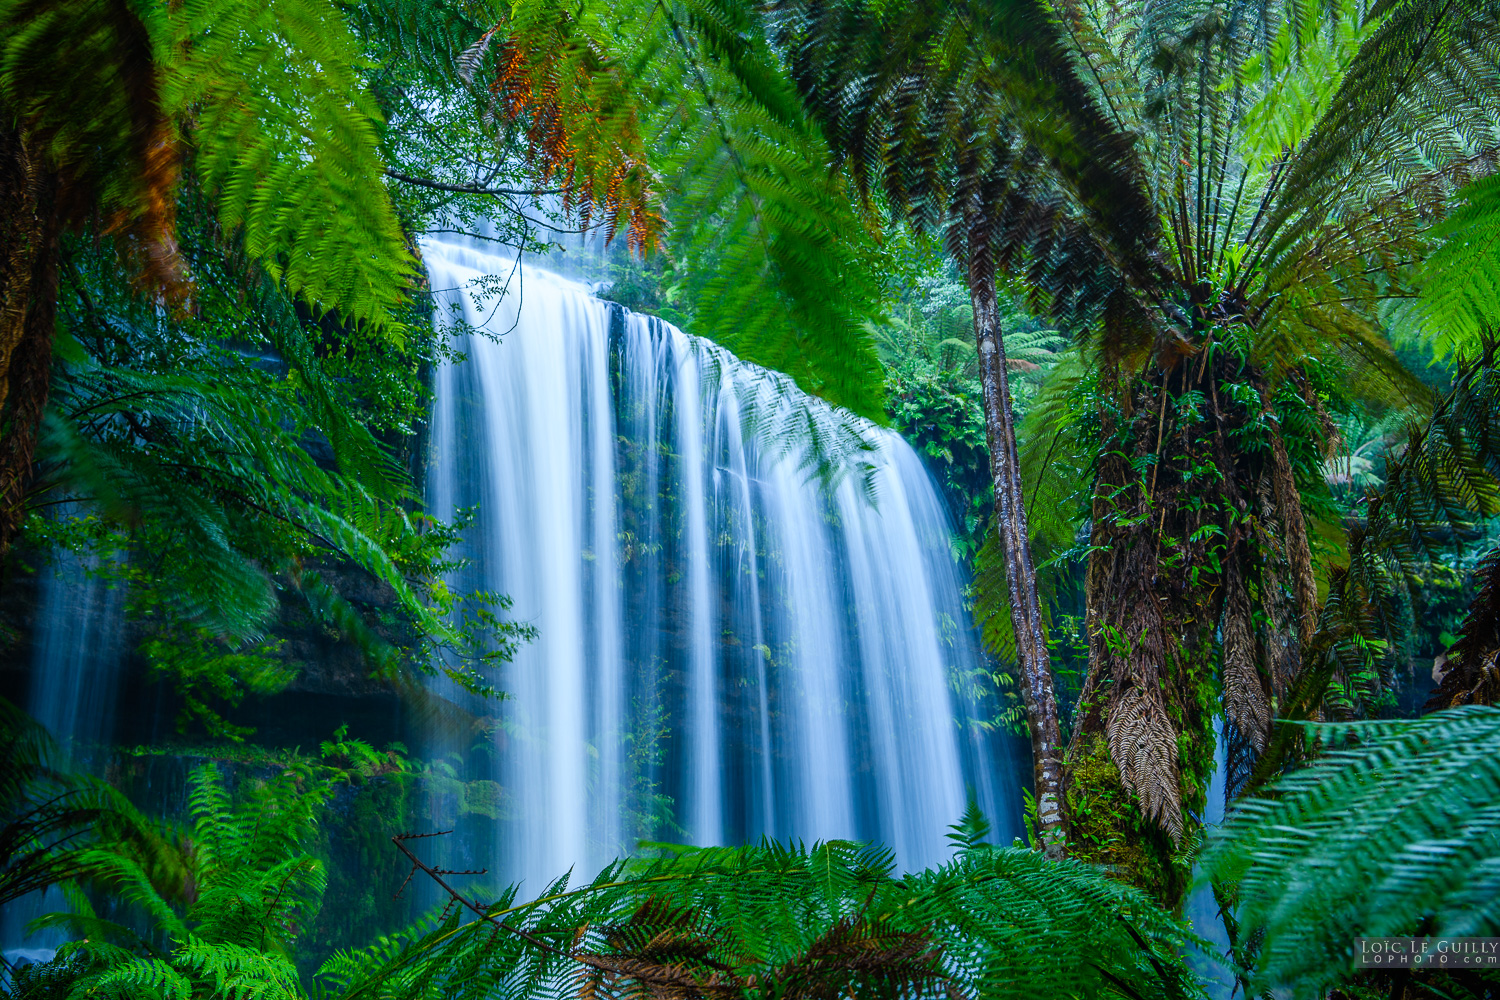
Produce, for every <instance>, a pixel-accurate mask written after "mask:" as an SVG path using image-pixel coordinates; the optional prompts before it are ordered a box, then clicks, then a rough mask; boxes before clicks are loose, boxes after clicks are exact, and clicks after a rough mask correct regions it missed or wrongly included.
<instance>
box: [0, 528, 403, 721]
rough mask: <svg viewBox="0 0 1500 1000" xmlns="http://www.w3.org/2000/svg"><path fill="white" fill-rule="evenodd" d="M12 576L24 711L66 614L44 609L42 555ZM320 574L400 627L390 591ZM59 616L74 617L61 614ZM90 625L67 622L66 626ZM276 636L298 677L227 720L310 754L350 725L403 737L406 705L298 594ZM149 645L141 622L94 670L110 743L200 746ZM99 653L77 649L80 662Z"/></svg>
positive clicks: (5, 641)
mask: <svg viewBox="0 0 1500 1000" xmlns="http://www.w3.org/2000/svg"><path fill="white" fill-rule="evenodd" d="M8 568H9V570H10V572H9V578H8V579H7V581H6V583H5V586H4V587H3V588H0V697H5V698H8V699H10V700H11V701H13V702H15V703H16V704H18V705H21V706H23V707H26V706H28V704H29V703H30V702H31V701H32V700H33V698H35V697H36V696H37V695H36V693H37V692H38V691H39V690H40V689H41V688H40V682H39V676H38V673H39V671H40V670H43V669H46V665H45V657H44V656H43V655H41V652H40V650H39V648H38V647H39V642H40V638H39V629H40V620H41V616H43V615H44V614H48V613H52V614H58V613H59V609H52V610H51V611H50V612H49V610H48V609H47V608H46V607H44V602H45V600H46V599H47V598H46V589H47V588H46V587H45V586H44V583H45V574H49V573H53V572H56V571H57V570H56V569H55V568H54V567H53V566H52V565H51V564H49V563H48V561H47V560H46V559H45V558H44V557H43V556H41V555H39V554H37V553H35V552H23V553H21V554H20V557H19V558H15V557H13V558H12V560H11V562H10V566H9V567H8ZM319 571H320V572H321V573H322V575H323V577H324V579H325V580H326V581H327V582H328V583H329V584H330V585H331V586H333V587H334V588H335V589H337V590H338V591H339V592H340V593H342V594H344V595H345V596H346V597H347V598H348V599H349V600H350V601H351V603H353V604H354V605H355V606H356V607H357V608H359V609H360V610H362V611H364V612H366V613H367V614H368V615H369V617H370V618H372V619H373V620H377V621H396V620H398V619H397V617H396V615H395V613H394V612H395V610H396V600H395V595H394V593H393V592H392V591H391V589H390V587H389V586H388V585H386V584H384V583H383V582H381V581H378V580H375V579H374V578H372V577H371V576H370V575H369V574H367V573H365V572H364V571H363V570H361V569H359V568H358V567H356V566H353V565H349V564H345V565H329V566H323V567H320V568H319ZM54 589H55V588H54ZM54 599H55V598H54ZM61 613H62V614H63V615H64V616H66V615H67V614H69V613H71V612H70V611H69V610H68V609H61ZM86 624H87V623H84V622H69V621H68V620H67V619H66V617H64V618H63V620H62V626H63V627H64V628H74V627H77V628H84V627H85V626H86ZM376 631H377V632H379V633H381V634H382V636H383V638H385V639H387V640H388V641H391V642H393V643H396V644H398V645H402V646H410V645H412V644H413V637H412V636H410V635H409V634H405V633H403V632H402V631H401V630H400V629H399V627H394V626H390V625H381V626H377V629H376ZM269 637H270V638H271V639H272V640H274V641H279V642H280V644H281V645H280V649H279V653H278V656H279V658H280V659H282V660H284V661H285V662H287V663H288V664H289V665H291V666H292V667H293V668H294V670H295V676H294V679H293V680H292V681H291V683H290V684H289V685H288V686H287V687H286V689H285V690H283V691H282V692H281V693H279V694H276V695H271V696H268V697H257V696H255V695H247V696H246V697H245V699H244V701H243V702H242V703H241V705H240V706H239V707H237V708H228V707H226V708H225V709H224V712H223V714H224V716H225V718H226V719H227V720H228V721H229V722H231V723H233V724H235V725H239V726H250V727H253V728H254V729H255V734H254V736H253V737H252V739H254V740H255V742H258V743H263V744H265V745H267V746H276V747H292V746H299V745H300V746H303V747H313V746H316V745H317V743H318V742H319V741H320V740H325V739H328V738H329V736H330V735H331V734H332V732H333V730H334V729H336V728H337V727H338V726H340V725H342V724H346V723H347V724H348V725H349V727H350V732H351V733H352V734H354V735H356V736H358V737H360V738H362V739H366V740H368V741H370V742H372V743H375V744H377V745H383V744H384V743H386V742H389V741H391V740H396V739H400V738H402V736H403V735H405V734H403V732H402V706H401V701H400V699H399V698H398V697H397V696H396V694H395V691H394V689H393V687H392V685H391V684H390V683H389V682H387V681H386V680H383V679H381V678H378V677H375V676H374V675H373V674H372V671H371V667H370V665H369V663H368V662H367V661H366V659H365V656H364V654H363V652H362V651H361V650H360V648H359V647H358V646H357V645H355V644H354V643H352V642H350V641H348V640H347V639H345V638H343V637H342V636H341V635H339V633H338V632H337V631H335V630H334V629H332V628H331V627H329V626H328V625H327V624H325V623H323V622H321V621H319V620H318V618H317V617H316V616H315V614H314V613H313V612H312V611H311V609H310V608H309V607H308V605H307V604H306V602H305V601H303V600H302V598H301V597H300V596H299V595H298V594H296V593H295V592H283V594H282V599H281V608H280V613H279V615H278V619H277V621H276V622H275V623H274V625H273V626H272V628H271V629H270V630H269ZM146 638H147V634H146V632H145V630H144V629H143V628H142V627H141V626H140V624H139V623H124V624H123V632H122V634H120V635H118V636H117V637H116V640H115V642H113V643H112V645H113V646H114V647H115V649H116V650H117V652H115V653H112V654H110V658H111V659H115V660H118V662H114V663H108V664H106V663H103V662H95V663H94V664H93V669H94V670H95V671H96V673H98V674H99V675H100V676H101V679H102V675H103V674H105V673H112V677H111V678H110V683H111V684H112V685H113V692H112V701H113V703H114V705H113V711H112V713H111V714H112V715H113V719H112V720H111V722H112V725H111V726H110V727H109V731H110V736H111V737H112V741H113V742H115V743H117V744H120V745H123V746H136V745H145V744H157V743H161V742H177V741H178V740H180V739H183V738H186V739H190V740H191V739H194V738H195V734H194V733H192V732H187V733H178V732H177V731H176V730H177V726H176V718H177V714H178V711H179V709H180V708H181V698H180V696H179V695H178V693H177V692H176V690H175V689H174V688H173V685H172V683H171V682H170V681H162V680H159V679H153V678H152V677H150V676H149V672H148V670H147V665H146V663H145V660H144V658H143V657H142V656H141V654H140V652H139V647H140V645H141V643H142V641H144V639H146ZM95 652H96V651H92V650H87V649H85V650H81V651H80V653H81V655H83V656H89V655H94V654H95ZM101 682H102V680H101ZM33 710H35V706H33Z"/></svg>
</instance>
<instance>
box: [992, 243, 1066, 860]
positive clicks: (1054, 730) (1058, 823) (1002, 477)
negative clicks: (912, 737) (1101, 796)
mask: <svg viewBox="0 0 1500 1000" xmlns="http://www.w3.org/2000/svg"><path fill="white" fill-rule="evenodd" d="M969 295H970V297H971V300H972V302H973V305H974V330H975V337H976V339H977V341H978V347H979V373H980V380H981V382H982V385H983V389H984V417H985V428H986V431H987V437H988V439H989V448H990V476H991V478H992V479H993V481H994V484H995V526H996V530H997V532H998V533H999V536H1000V543H1001V549H1002V552H1003V554H1004V558H1005V578H1006V583H1007V585H1008V586H1009V590H1010V614H1011V625H1012V627H1013V629H1014V631H1015V640H1016V666H1017V670H1018V673H1019V678H1018V680H1019V684H1018V687H1019V688H1020V691H1021V700H1022V703H1023V704H1024V706H1025V709H1026V722H1027V727H1028V728H1029V729H1030V731H1031V756H1032V765H1033V769H1034V780H1035V784H1036V802H1037V826H1038V833H1039V834H1040V836H1041V840H1042V844H1043V846H1044V848H1045V849H1046V850H1047V852H1048V853H1049V854H1051V855H1053V856H1058V855H1060V854H1061V853H1062V850H1063V846H1064V842H1065V837H1066V830H1065V825H1064V824H1065V821H1064V816H1063V812H1062V803H1063V787H1062V780H1063V767H1062V728H1061V725H1060V722H1059V719H1058V710H1057V696H1056V693H1055V691H1054V690H1053V684H1052V664H1051V662H1050V659H1049V657H1048V655H1047V634H1046V627H1045V625H1044V623H1043V621H1042V608H1041V600H1040V597H1039V595H1038V592H1037V582H1036V568H1035V566H1034V565H1033V563H1032V559H1031V537H1030V533H1029V530H1028V527H1027V520H1026V505H1025V491H1024V490H1023V489H1022V487H1021V465H1020V459H1019V458H1018V457H1017V452H1016V430H1015V420H1014V415H1013V414H1012V412H1011V405H1010V382H1009V378H1008V376H1007V374H1006V370H1005V345H1004V343H1003V342H1002V341H1001V330H1000V322H999V310H998V308H997V302H996V292H995V271H994V267H993V264H992V262H991V260H990V258H989V255H988V254H987V253H984V252H982V251H980V250H978V249H971V251H970V260H969Z"/></svg>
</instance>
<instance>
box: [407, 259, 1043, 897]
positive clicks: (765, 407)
mask: <svg viewBox="0 0 1500 1000" xmlns="http://www.w3.org/2000/svg"><path fill="white" fill-rule="evenodd" d="M423 253H424V257H425V259H426V263H427V268H428V272H429V276H430V279H431V283H432V287H433V289H434V290H435V296H436V302H437V321H438V323H439V324H440V326H447V325H448V323H450V322H451V321H452V320H454V319H460V320H462V321H463V322H464V323H466V324H468V327H471V328H472V329H466V330H465V331H464V332H463V333H462V334H461V335H460V337H459V343H458V347H459V349H460V350H461V351H462V352H464V353H465V354H466V355H467V360H466V361H465V362H463V363H460V364H456V365H450V366H446V367H444V368H443V369H441V371H440V372H439V373H438V376H437V386H436V411H435V414H434V420H433V435H432V444H431V458H430V466H429V468H430V473H429V491H428V496H429V506H430V508H431V509H432V511H433V513H434V514H436V515H437V516H439V517H451V516H452V515H453V513H454V512H455V511H456V510H457V509H459V508H462V507H468V506H472V505H476V504H477V505H478V506H479V516H478V521H477V523H476V525H475V528H474V529H473V530H471V532H470V535H469V538H468V551H467V553H466V554H467V555H468V556H469V557H470V558H471V559H472V567H471V568H470V570H469V571H468V573H469V575H468V576H467V577H466V578H465V579H464V580H463V581H461V583H462V584H463V585H479V586H482V587H484V588H487V589H490V590H493V591H496V592H501V593H505V594H508V595H510V597H511V598H512V599H513V600H514V602H515V604H514V608H513V611H512V614H513V616H514V617H515V618H517V619H519V620H522V621H526V622H530V623H532V624H534V625H535V626H536V627H537V628H538V630H539V636H538V638H537V639H536V640H535V641H534V642H532V643H529V644H527V645H526V646H525V647H523V648H522V650H521V651H520V653H519V655H518V656H517V657H516V659H515V661H514V662H513V663H511V664H509V665H508V667H507V669H506V671H505V673H504V676H503V677H502V678H501V685H500V686H501V687H502V688H503V689H504V690H505V691H506V692H507V693H508V694H509V695H510V700H509V701H507V702H505V703H504V704H503V706H502V707H501V709H500V711H501V713H502V716H503V718H502V720H501V723H500V732H501V734H502V735H501V736H500V737H499V738H500V739H501V740H502V741H503V746H502V747H501V748H500V749H499V751H498V752H497V753H496V754H495V759H496V765H495V766H496V773H495V775H494V777H495V780H497V781H498V782H499V783H500V785H501V786H503V788H504V790H505V795H506V801H507V802H508V804H509V808H508V810H507V812H508V815H509V817H510V818H508V819H506V820H502V821H501V826H502V829H501V830H500V831H499V834H498V837H497V853H498V854H499V858H498V859H497V861H498V867H499V868H500V870H501V874H503V875H504V876H506V877H508V878H512V879H520V878H524V879H525V880H526V881H527V883H528V885H530V886H532V887H533V888H537V887H540V885H541V884H543V881H544V880H546V879H548V878H550V877H553V876H556V875H558V874H560V873H562V872H564V871H567V870H569V869H571V868H578V869H587V870H590V871H592V870H596V869H597V868H598V867H600V866H601V865H602V864H603V863H605V862H606V861H607V860H609V859H611V858H613V857H616V856H619V855H620V854H622V853H626V852H628V850H629V849H630V847H631V845H632V844H633V843H634V842H635V841H636V840H638V839H640V838H642V837H649V838H656V839H665V840H679V841H690V842H693V843H699V844H713V843H737V842H744V841H747V840H754V839H756V838H758V837H760V836H762V835H767V836H772V837H776V838H781V839H800V840H803V841H808V842H811V841H813V840H818V839H830V838H846V839H856V840H863V841H875V842H880V843H884V844H886V845H888V846H890V847H891V848H893V849H894V850H895V852H896V855H897V858H898V859H899V861H900V863H901V864H902V865H903V866H905V867H908V868H916V867H922V866H926V865H930V864H933V863H937V862H940V861H941V860H942V859H943V858H944V857H946V856H947V854H948V853H949V848H948V846H947V843H946V841H945V837H944V835H945V832H946V827H947V826H948V825H949V824H951V823H954V822H955V821H957V819H958V818H959V815H960V814H961V812H962V811H963V808H964V803H965V797H966V786H968V787H969V788H971V789H972V790H973V791H974V793H975V795H976V796H977V798H978V801H979V803H980V804H981V806H982V807H983V808H984V809H985V811H986V813H987V814H988V815H989V816H990V817H991V819H992V821H993V822H994V823H995V825H996V828H997V829H996V836H997V838H998V839H999V842H1001V843H1006V842H1008V841H1009V840H1010V838H1011V837H1012V836H1013V835H1015V834H1017V833H1018V832H1019V831H1018V825H1019V824H1018V813H1019V807H1018V803H1019V798H1020V794H1019V788H1018V783H1017V778H1016V775H1017V770H1016V768H1015V766H1014V763H1013V761H1012V760H1011V756H1010V755H1011V749H1010V742H1009V741H1008V740H1005V739H1002V738H997V737H994V736H993V735H990V734H985V733H983V732H981V731H980V730H979V729H978V728H977V727H975V726H973V725H972V724H969V723H966V722H965V721H963V720H964V719H965V717H966V712H967V710H968V709H969V707H970V706H968V705H967V704H966V703H965V702H964V699H963V697H962V696H961V695H960V694H959V693H958V692H960V691H961V690H963V689H964V684H963V679H964V678H965V677H966V676H967V675H970V674H971V673H972V672H973V671H975V670H977V669H979V667H980V666H981V657H980V652H979V649H978V646H977V643H976V639H975V636H974V634H973V629H972V628H971V627H970V626H969V624H968V619H967V614H966V611H965V607H964V602H963V596H962V595H963V586H964V583H965V581H964V579H963V575H962V571H961V569H960V568H959V567H958V566H957V565H956V564H955V562H954V560H953V559H952V556H951V553H950V549H949V545H948V537H949V525H948V521H947V515H946V512H945V509H944V507H943V505H942V503H941V501H940V499H939V497H938V494H937V491H936V489H935V487H934V484H933V482H932V479H931V477H930V476H929V475H928V473H927V471H926V470H925V469H924V468H923V466H922V464H921V462H920V460H919V459H918V458H917V456H916V454H915V453H914V452H913V451H912V449H911V448H910V447H909V446H908V445H907V444H906V443H905V442H904V441H903V440H902V439H901V438H900V437H899V436H898V435H896V434H894V433H892V432H889V431H885V430H882V429H879V428H875V427H873V426H871V427H867V428H865V431H866V435H867V437H868V439H869V440H870V442H871V444H872V445H873V447H872V449H871V450H870V451H868V452H866V453H864V454H863V456H862V458H863V461H864V462H866V463H868V475H869V482H870V484H871V485H872V486H873V494H874V502H873V503H872V502H871V500H870V499H869V498H868V497H867V496H866V495H865V491H864V490H863V489H862V485H863V483H864V481H865V480H864V479H863V477H861V476H860V475H847V476H843V477H842V478H839V479H837V480H836V481H833V482H829V481H825V480H821V479H819V478H817V477H814V476H812V475H810V474H809V473H808V471H807V470H805V469H804V468H803V467H802V466H803V463H802V462H801V461H800V459H801V456H800V455H799V454H798V453H797V451H796V450H792V451H790V452H788V450H787V449H786V448H785V447H782V446H781V445H779V444H778V443H777V440H778V437H779V435H778V434H777V433H776V427H777V425H778V422H780V424H781V425H783V426H785V425H787V424H789V423H790V422H793V420H794V418H797V419H800V420H801V421H802V422H803V423H802V426H804V427H805V426H806V425H807V421H808V420H809V419H810V420H811V421H812V422H813V424H814V425H815V426H817V427H820V428H823V429H825V430H829V431H831V430H832V429H833V427H834V425H835V423H836V422H837V421H838V420H839V419H844V420H848V419H849V418H847V417H844V418H840V417H839V416H838V415H836V414H835V413H834V412H833V411H832V410H831V409H830V408H829V407H828V406H827V405H826V404H824V403H822V402H821V401H817V400H813V399H810V398H809V397H806V396H804V395H803V394H801V393H800V392H798V391H797V390H796V389H795V388H793V387H792V386H791V385H790V383H789V382H788V381H787V380H785V379H783V378H781V377H780V376H774V375H772V374H770V373H767V372H765V371H763V370H761V369H758V368H755V367H754V366H751V365H748V364H744V363H742V362H739V361H737V360H735V359H734V358H732V357H731V356H729V355H728V354H727V353H725V352H724V351H723V350H722V349H719V348H717V347H715V346H713V345H711V344H708V343H707V342H705V341H701V340H698V339H696V338H692V337H689V336H687V335H686V334H684V333H683V332H682V331H680V330H677V329H676V328H674V327H672V326H670V325H669V324H666V323H663V322H662V321H660V320H656V319H652V318H649V317H644V316H639V315H635V314H632V313H629V312H628V311H626V310H624V309H622V308H620V307H619V306H615V305H612V304H610V303H608V302H604V301H601V300H599V299H597V298H595V297H594V296H592V295H591V294H590V292H589V290H588V288H586V287H585V286H582V285H578V284H575V283H573V282H568V281H565V280H563V279H560V278H557V277H555V276H553V275H550V274H548V273H546V272H543V271H539V270H534V269H531V268H526V267H521V268H517V266H516V264H515V262H513V261H511V260H507V259H504V258H500V257H496V256H493V255H490V254H487V253H484V252H481V251H478V250H474V249H471V248H468V247H464V246H457V245H453V244H449V243H443V242H437V241H433V240H429V241H427V242H425V243H424V244H423ZM512 274H514V275H515V277H514V279H513V280H511V281H510V288H509V291H508V292H507V293H506V294H504V295H496V294H495V292H496V290H497V289H496V287H495V286H496V284H497V283H498V282H500V281H502V280H504V278H505V276H507V275H512ZM751 415H753V416H754V419H747V417H748V416H751ZM768 415H769V416H768ZM756 428H760V430H757V429H756ZM767 428H769V429H767Z"/></svg>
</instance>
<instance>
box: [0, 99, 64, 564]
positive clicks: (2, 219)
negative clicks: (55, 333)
mask: <svg viewBox="0 0 1500 1000" xmlns="http://www.w3.org/2000/svg"><path fill="white" fill-rule="evenodd" d="M39 160H40V157H38V156H36V155H35V154H34V151H33V150H31V149H30V148H29V147H28V144H27V142H26V141H25V136H24V134H23V133H22V131H21V130H19V129H15V128H10V127H6V126H0V554H4V552H5V551H6V550H7V549H8V548H9V547H10V543H11V542H12V541H13V540H14V538H15V535H16V532H17V531H18V530H19V528H20V523H21V516H22V511H21V501H22V498H23V496H24V494H25V489H26V484H27V481H28V480H29V479H30V472H31V460H32V452H33V451H34V449H35V446H36V433H37V427H38V425H39V424H40V422H41V418H42V409H43V407H45V405H46V402H47V383H48V378H49V376H50V371H51V361H52V327H53V323H54V321H55V315H56V311H57V237H58V219H57V213H56V210H55V206H54V204H53V202H54V194H55V191H54V188H55V182H54V178H53V176H52V175H51V173H50V172H49V171H46V170H45V169H43V168H42V167H41V165H40V163H39Z"/></svg>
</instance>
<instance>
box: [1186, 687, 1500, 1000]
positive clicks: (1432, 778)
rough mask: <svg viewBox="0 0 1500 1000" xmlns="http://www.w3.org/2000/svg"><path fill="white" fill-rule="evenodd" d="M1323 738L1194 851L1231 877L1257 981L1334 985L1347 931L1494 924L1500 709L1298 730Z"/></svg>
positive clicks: (1346, 957) (1349, 960)
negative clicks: (1253, 945)
mask: <svg viewBox="0 0 1500 1000" xmlns="http://www.w3.org/2000/svg"><path fill="white" fill-rule="evenodd" d="M1306 728H1307V732H1308V736H1309V737H1311V738H1313V739H1315V740H1316V741H1317V742H1318V744H1319V745H1320V746H1322V747H1324V748H1325V750H1324V752H1322V753H1321V754H1320V755H1319V756H1317V757H1315V758H1314V759H1313V760H1312V761H1311V762H1309V763H1308V764H1307V766H1305V767H1303V768H1301V769H1299V770H1297V771H1294V772H1292V773H1291V774H1289V775H1287V776H1285V777H1283V778H1282V779H1281V780H1280V781H1278V782H1277V783H1276V785H1275V786H1274V788H1273V789H1269V790H1268V797H1265V798H1255V799H1250V800H1246V801H1242V802H1241V803H1240V804H1239V805H1238V806H1237V807H1236V808H1235V810H1234V811H1233V812H1232V813H1231V814H1230V816H1229V817H1228V819H1227V820H1226V821H1225V824H1224V827H1223V830H1222V833H1221V834H1219V835H1217V836H1216V837H1214V838H1213V839H1212V840H1211V841H1210V843H1209V846H1208V848H1207V849H1206V850H1205V852H1204V854H1203V856H1202V857H1201V859H1200V862H1199V863H1200V865H1201V867H1202V870H1203V872H1204V873H1205V874H1204V877H1205V878H1212V879H1215V880H1217V881H1220V882H1226V883H1229V884H1232V885H1233V886H1234V892H1235V895H1236V898H1237V901H1238V905H1237V908H1236V911H1235V912H1236V919H1237V921H1238V923H1239V927H1240V932H1241V934H1242V935H1243V939H1244V940H1257V939H1258V940H1259V942H1260V944H1259V946H1258V949H1257V951H1256V953H1255V955H1254V964H1253V980H1252V983H1253V985H1254V986H1255V988H1257V989H1263V988H1267V987H1273V988H1292V989H1296V990H1299V991H1305V990H1309V989H1321V988H1326V987H1328V986H1329V985H1332V984H1333V983H1334V982H1336V981H1338V980H1339V979H1340V978H1342V977H1343V976H1345V975H1347V974H1349V973H1350V972H1351V971H1352V970H1353V965H1354V957H1355V956H1354V948H1355V939H1356V938H1359V937H1378V936H1383V935H1402V934H1416V933H1430V934H1434V935H1440V936H1442V935H1460V936H1461V935H1484V934H1494V933H1495V932H1496V930H1497V929H1500V709H1494V708H1487V707H1478V706H1470V707H1466V708H1460V709H1454V710H1451V711H1446V712H1440V713H1437V714H1435V715H1431V716H1427V717H1425V718H1423V719H1420V720H1411V721H1397V722H1367V723H1354V724H1347V725H1331V724H1329V725H1316V726H1308V727H1306Z"/></svg>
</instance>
